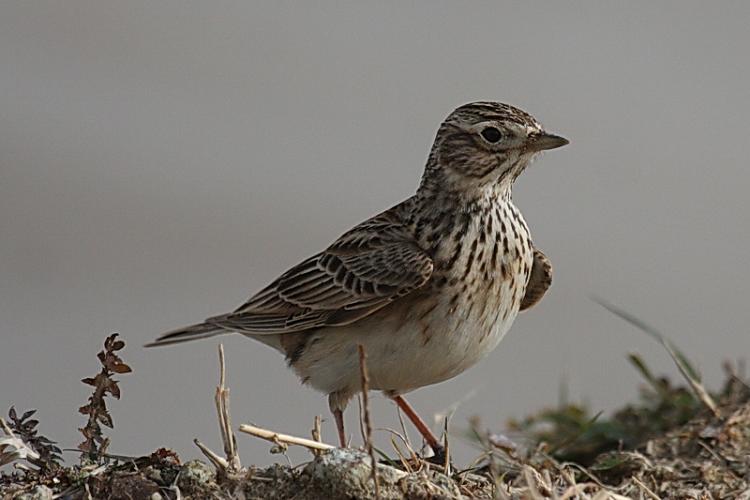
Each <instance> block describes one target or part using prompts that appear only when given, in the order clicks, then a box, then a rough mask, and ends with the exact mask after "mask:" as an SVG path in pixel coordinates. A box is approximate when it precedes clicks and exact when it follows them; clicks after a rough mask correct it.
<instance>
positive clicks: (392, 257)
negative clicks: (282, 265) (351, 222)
mask: <svg viewBox="0 0 750 500" xmlns="http://www.w3.org/2000/svg"><path fill="white" fill-rule="evenodd" d="M403 209H404V207H403V206H396V207H394V208H392V209H390V210H388V211H386V212H383V213H382V214H380V215H377V216H375V217H373V218H372V219H370V220H368V221H365V222H363V223H362V224H360V225H358V226H356V227H355V228H354V229H352V230H351V231H349V232H347V233H345V234H344V235H342V236H341V237H340V238H339V239H338V240H336V241H335V242H334V243H333V244H332V245H331V246H330V247H328V248H327V249H326V250H325V251H323V252H321V253H319V254H316V255H313V256H312V257H310V258H308V259H306V260H304V261H303V262H301V263H300V264H298V265H297V266H294V267H293V268H291V269H290V270H288V271H287V272H285V273H284V274H282V275H281V276H280V277H279V278H278V279H276V280H275V281H274V282H273V283H271V284H270V285H268V286H267V287H266V288H264V289H263V290H261V291H260V292H258V293H257V294H256V295H254V296H253V297H251V298H250V300H248V301H247V302H246V303H244V304H243V305H242V306H240V307H239V308H238V309H237V310H235V311H234V312H233V313H230V314H225V315H222V316H216V317H214V318H210V319H209V320H208V321H207V322H209V323H211V324H214V325H216V326H218V327H221V328H225V329H231V330H236V331H241V332H245V333H253V334H273V333H291V332H296V331H301V330H306V329H309V328H317V327H320V326H334V325H344V324H349V323H352V322H354V321H357V320H358V319H361V318H362V317H365V316H367V315H369V314H372V313H373V312H375V311H376V310H378V309H380V308H382V307H384V306H385V305H387V304H389V303H390V302H392V301H393V300H395V299H397V298H398V297H401V296H404V295H406V294H408V293H410V292H411V291H413V290H416V289H418V288H420V287H421V286H423V285H424V284H425V283H426V282H427V281H428V280H429V278H430V276H431V274H432V269H433V263H432V260H431V259H430V257H429V256H428V255H427V254H426V253H425V252H424V251H423V250H422V249H421V248H420V247H419V246H418V245H417V243H416V241H415V240H414V238H413V236H412V235H411V233H410V232H409V231H408V230H407V229H406V227H405V226H404V225H403V223H402V220H401V217H400V213H401V212H402V210H403Z"/></svg>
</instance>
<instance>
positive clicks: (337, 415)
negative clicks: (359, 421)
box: [331, 410, 346, 448]
mask: <svg viewBox="0 0 750 500" xmlns="http://www.w3.org/2000/svg"><path fill="white" fill-rule="evenodd" d="M331 412H332V413H333V419H334V420H335V421H336V430H337V431H339V443H340V444H341V447H342V448H346V433H345V432H344V412H343V411H341V410H331Z"/></svg>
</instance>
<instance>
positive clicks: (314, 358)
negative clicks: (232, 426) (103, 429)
mask: <svg viewBox="0 0 750 500" xmlns="http://www.w3.org/2000/svg"><path fill="white" fill-rule="evenodd" d="M567 143H568V141H567V140H566V139H564V138H562V137H559V136H556V135H552V134H549V133H547V132H545V131H544V129H543V128H542V126H541V125H540V124H539V122H537V120H536V119H534V118H533V117H532V116H531V115H529V114H528V113H526V112H524V111H522V110H520V109H518V108H515V107H513V106H510V105H508V104H502V103H497V102H474V103H470V104H466V105H463V106H461V107H459V108H458V109H456V110H455V111H453V112H452V113H451V114H450V115H449V116H448V117H447V118H446V119H445V121H444V122H443V123H442V124H441V125H440V128H439V129H438V131H437V136H436V137H435V141H434V143H433V146H432V150H431V151H430V155H429V158H428V160H427V165H426V167H425V170H424V174H423V176H422V182H421V184H420V186H419V188H418V189H417V192H416V194H415V195H414V196H412V197H410V198H408V199H407V200H405V201H403V202H401V203H399V204H398V205H396V206H394V207H392V208H390V209H388V210H386V211H385V212H382V213H380V214H378V215H376V216H374V217H372V218H370V219H368V220H366V221H364V222H362V223H361V224H359V225H357V226H355V227H354V228H353V229H351V230H349V231H347V232H346V233H344V234H343V235H342V236H341V237H340V238H338V239H337V240H336V241H334V242H333V244H331V246H329V247H328V248H326V249H325V250H324V251H322V252H320V253H317V254H315V255H313V256H312V257H310V258H308V259H306V260H304V261H303V262H301V263H300V264H298V265H296V266H294V267H292V268H291V269H289V270H288V271H287V272H285V273H284V274H282V275H281V276H280V277H279V278H278V279H276V280H275V281H274V282H273V283H271V284H270V285H268V286H267V287H266V288H264V289H263V290H261V291H260V292H258V293H256V294H255V295H254V296H253V297H251V298H250V299H249V300H248V301H247V302H245V303H244V304H243V305H242V306H240V307H239V308H238V309H236V310H235V311H233V312H230V313H227V314H221V315H218V316H214V317H211V318H208V319H207V320H205V321H204V322H202V323H199V324H196V325H192V326H188V327H185V328H181V329H179V330H175V331H172V332H169V333H166V334H164V335H162V336H161V337H159V338H158V339H157V340H156V341H155V342H153V343H152V344H149V345H150V346H162V345H168V344H175V343H179V342H185V341H188V340H195V339H202V338H208V337H213V336H215V335H220V334H224V333H230V332H237V333H241V334H243V335H245V336H247V337H251V338H253V339H256V340H259V341H261V342H263V343H264V344H267V345H269V346H271V347H273V348H275V349H277V350H278V351H280V352H281V353H282V354H284V355H285V356H286V360H287V362H288V364H289V366H290V367H291V368H292V369H293V370H294V371H295V372H296V373H297V375H298V376H299V377H300V378H301V380H302V383H303V384H306V385H310V386H312V387H313V388H315V389H317V390H319V391H322V392H324V393H326V394H328V402H329V406H330V409H331V411H332V413H333V415H334V418H335V420H336V425H337V430H338V434H339V440H340V442H341V445H342V446H346V435H345V432H344V422H343V411H344V409H345V408H346V406H347V403H348V402H349V400H350V399H351V398H352V397H353V396H354V395H355V394H357V393H358V392H359V390H360V371H359V358H358V345H360V344H361V345H363V346H364V349H365V351H366V352H367V356H368V359H369V363H368V370H369V375H370V388H371V389H377V390H381V391H383V393H385V394H386V396H388V397H389V398H392V399H393V400H394V401H395V402H396V403H397V404H398V406H399V407H400V408H401V409H402V410H403V411H404V412H405V414H406V415H407V416H408V417H409V419H410V420H411V421H412V422H413V423H414V425H415V426H416V427H417V428H418V429H419V431H420V432H421V433H422V435H423V436H424V438H425V441H426V442H427V444H428V445H429V446H430V447H431V448H432V449H433V451H434V452H435V453H440V452H441V451H442V450H441V445H440V443H439V442H438V439H437V438H436V436H435V435H434V434H433V433H432V431H431V430H430V428H429V427H428V426H427V425H426V424H425V423H424V422H423V421H422V420H421V419H420V418H419V416H418V415H417V414H416V412H414V410H413V409H412V408H411V406H410V405H409V404H408V403H407V402H406V400H405V399H404V398H403V397H402V394H404V393H406V392H409V391H411V390H413V389H417V388H419V387H422V386H426V385H430V384H435V383H437V382H441V381H444V380H447V379H449V378H451V377H454V376H456V375H458V374H459V373H461V372H463V371H464V370H466V369H467V368H469V367H470V366H472V365H474V364H475V363H477V362H478V361H479V360H480V359H482V358H483V357H484V356H486V355H487V354H488V353H489V352H490V351H492V350H493V349H494V348H495V347H496V346H497V344H498V342H500V340H501V339H502V338H503V336H504V335H505V333H506V332H507V331H508V329H509V328H510V326H511V324H512V323H513V320H514V319H515V318H516V315H517V313H518V312H519V311H523V310H525V309H528V308H529V307H531V306H533V305H534V304H536V303H537V302H538V301H539V300H540V299H541V298H542V296H543V295H544V293H545V292H546V291H547V289H548V288H549V286H550V283H551V281H552V267H551V265H550V262H549V260H548V259H547V257H546V256H545V255H544V254H543V253H542V252H541V251H540V250H539V249H537V248H536V247H534V245H533V244H532V242H531V238H530V236H529V229H528V227H527V225H526V222H525V221H524V219H523V217H522V216H521V213H520V212H519V210H518V209H517V208H516V206H515V205H514V204H513V201H512V199H511V191H512V187H513V183H514V181H515V180H516V178H518V176H519V175H520V174H521V172H523V171H524V169H525V168H526V167H527V166H528V165H529V164H530V163H531V162H532V160H533V159H534V158H535V157H536V156H537V155H538V154H539V152H541V151H543V150H547V149H554V148H557V147H560V146H564V145H565V144H567Z"/></svg>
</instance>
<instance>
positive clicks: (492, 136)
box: [482, 127, 503, 144]
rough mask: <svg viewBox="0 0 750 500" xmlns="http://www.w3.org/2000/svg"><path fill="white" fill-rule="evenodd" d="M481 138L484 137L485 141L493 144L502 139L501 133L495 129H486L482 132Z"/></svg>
mask: <svg viewBox="0 0 750 500" xmlns="http://www.w3.org/2000/svg"><path fill="white" fill-rule="evenodd" d="M482 137H484V140H485V141H487V142H491V143H493V144H494V143H496V142H498V141H499V140H500V139H502V138H503V133H502V132H500V131H499V130H498V129H496V128H495V127H487V128H486V129H484V130H482Z"/></svg>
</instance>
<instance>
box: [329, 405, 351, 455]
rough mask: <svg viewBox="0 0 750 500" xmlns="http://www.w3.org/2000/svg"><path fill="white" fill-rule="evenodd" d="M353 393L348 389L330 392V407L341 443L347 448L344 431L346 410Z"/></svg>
mask: <svg viewBox="0 0 750 500" xmlns="http://www.w3.org/2000/svg"><path fill="white" fill-rule="evenodd" d="M351 397H352V396H351V393H349V392H346V391H336V392H331V393H330V394H328V408H330V410H331V413H333V419H334V420H335V421H336V430H337V431H338V433H339V444H341V447H342V448H346V432H344V410H345V409H346V406H347V404H348V403H349V399H351Z"/></svg>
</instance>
